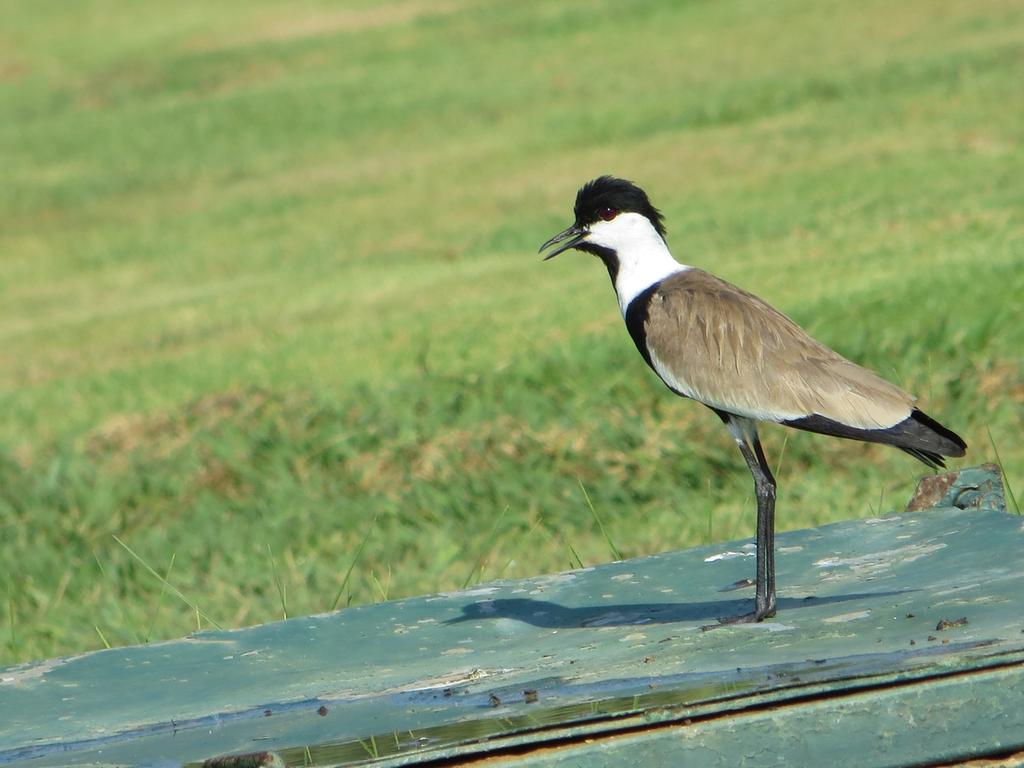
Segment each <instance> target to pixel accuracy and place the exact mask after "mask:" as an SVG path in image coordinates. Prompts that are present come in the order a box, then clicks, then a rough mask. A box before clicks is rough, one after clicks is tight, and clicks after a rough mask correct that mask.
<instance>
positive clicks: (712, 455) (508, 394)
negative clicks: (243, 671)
mask: <svg viewBox="0 0 1024 768" xmlns="http://www.w3.org/2000/svg"><path fill="white" fill-rule="evenodd" d="M1022 40H1024V6H1022V5H1020V4H1016V3H1007V2H1003V1H1002V0H992V1H991V2H961V1H959V0H908V2H904V3H899V4H892V3H886V2H879V1H875V0H867V1H866V2H860V3H837V2H811V1H810V0H802V1H800V2H796V1H795V0H780V1H779V2H775V3H771V4H764V3H760V2H755V1H754V0H723V1H722V2H697V1H693V2H683V3H669V2H635V3H627V4H622V3H611V2H603V1H599V0H589V1H588V2H583V3H555V2H547V1H546V0H535V1H532V2H523V3H506V4H494V3H485V2H473V1H472V0H466V1H465V2H462V1H460V0H451V1H443V2H434V3H427V2H422V0H395V1H394V2H381V1H380V0H367V1H360V0H352V1H351V2H346V3H344V4H341V5H339V4H336V3H328V2H322V3H318V2H315V1H314V0H306V1H305V2H300V3H289V4H280V3H273V2H268V1H267V0H258V1H257V2H244V3H243V2H239V1H238V0H232V1H230V2H221V3H216V4H210V3H205V2H198V1H197V0H188V1H186V2H181V3H177V4H175V6H174V10H173V11H168V10H167V8H166V7H164V6H161V5H159V4H146V3H129V2H124V0H88V1H86V2H80V3H74V4H63V3H47V2H37V1H36V0H33V2H28V1H27V0H12V1H11V2H8V3H6V5H5V12H4V25H3V29H2V30H0V113H2V114H3V115H4V119H3V120H2V121H0V167H2V168H3V183H2V184H0V409H2V413H3V419H2V420H0V562H2V563H3V568H2V569H0V599H2V601H3V603H2V606H0V608H2V615H3V633H2V636H0V663H15V662H18V661H22V660H27V659H33V658H39V657H44V656H51V655H57V654H67V653H76V652H81V651H86V650H90V649H95V648H102V647H104V645H120V644H125V643H138V642H148V641H155V640H159V639H164V638H168V637H176V636H180V635H183V634H186V633H188V632H190V631H192V630H194V629H196V628H197V627H200V628H205V627H209V626H214V625H218V626H222V627H234V626H243V625H248V624H253V623H257V622H263V621H269V620H274V619H278V618H281V617H282V616H285V615H287V616H297V615H304V614H309V613H314V612H321V611H326V610H329V609H331V608H333V607H336V606H344V605H346V604H350V603H364V602H369V601H376V600H382V599H389V598H394V597H399V596H404V595H411V594H418V593H425V592H431V591H436V590H447V589H452V588H458V587H461V586H463V585H466V584H472V583H477V582H479V581H482V580H488V579H494V578H499V577H521V576H527V575H532V574H538V573H544V572H550V571H554V570H562V569H565V568H569V567H575V566H578V565H580V564H584V565H589V564H593V563H598V562H602V561H606V560H609V559H611V558H612V557H613V555H612V550H613V549H617V550H618V551H621V553H622V555H623V556H626V557H630V556H636V555H641V554H645V553H651V552H657V551H661V550H665V549H670V548H677V547H685V546H690V545H693V544H698V543H703V542H707V541H711V540H716V541H717V540H724V539H728V538H736V537H745V536H750V535H752V532H753V525H754V514H753V510H754V505H753V498H752V487H751V483H750V479H749V476H748V474H747V470H746V468H745V466H744V465H743V462H742V460H741V458H740V456H739V454H738V452H737V451H736V450H735V447H734V445H733V444H732V441H731V440H730V439H729V437H728V434H727V433H726V432H725V430H724V429H722V427H721V424H720V423H719V421H718V419H717V418H716V417H715V416H714V415H713V414H712V413H711V412H710V411H708V410H706V409H704V408H702V407H700V406H698V405H696V404H694V403H687V402H685V401H682V400H679V399H678V398H676V397H674V396H673V395H672V394H671V393H670V392H668V391H667V390H666V389H665V388H664V387H663V386H662V385H661V384H660V383H659V382H658V381H657V379H656V377H655V376H654V374H652V373H651V372H650V371H648V370H647V369H646V368H645V366H644V365H643V362H642V360H641V359H640V357H639V356H638V355H637V354H636V352H635V350H634V349H633V348H632V342H631V341H630V340H629V337H628V335H627V333H626V331H625V329H624V327H623V325H622V321H621V319H620V317H619V316H618V310H617V307H616V304H615V301H614V297H613V294H612V292H611V289H610V287H609V285H608V279H607V276H606V274H605V272H604V269H603V267H601V265H600V264H599V263H598V262H597V261H596V260H595V259H593V258H591V257H589V256H586V255H583V254H565V255H563V256H561V257H559V258H558V259H555V260H554V261H552V262H549V263H542V262H541V261H540V259H539V257H538V256H537V255H536V249H537V247H538V246H539V245H540V243H541V242H543V241H544V240H546V239H547V238H548V237H549V236H550V235H552V234H554V233H555V232H557V231H559V230H561V229H562V228H563V227H565V226H566V225H567V224H568V223H569V222H570V220H571V208H572V201H573V197H574V195H575V191H576V189H577V187H578V186H579V185H580V184H581V183H582V182H584V181H586V180H587V179H589V178H591V177H593V176H596V175H598V174H601V173H614V174H617V175H621V176H624V177H626V178H631V179H633V180H635V181H637V182H638V183H640V184H641V185H642V186H644V187H645V188H646V189H647V190H648V191H649V193H650V194H651V196H652V198H653V200H654V202H655V204H656V205H658V206H659V207H660V208H661V209H662V210H663V212H664V213H665V215H666V218H667V224H668V229H669V244H670V246H671V247H672V248H673V250H674V252H675V254H676V256H677V257H678V258H679V259H680V260H682V261H684V262H686V263H690V264H695V265H699V266H701V267H704V268H707V269H709V270H711V271H714V272H716V273H717V274H720V275H721V276H723V277H725V278H727V279H729V280H731V281H733V282H735V283H738V284H739V285H741V286H743V287H745V288H747V289H748V290H752V291H754V292H755V293H757V294H758V295H760V296H762V297H763V298H765V299H767V300H768V301H770V302H771V303H773V304H775V305H776V306H778V307H779V308H780V309H782V310H783V311H785V312H787V313H788V314H790V315H791V316H792V317H793V318H794V319H796V320H797V321H798V322H800V323H801V324H802V325H804V327H806V328H807V329H808V330H810V331H811V332H812V333H813V334H814V335H815V336H817V337H818V338H820V339H821V340H822V341H824V342H826V343H828V344H829V345H831V346H833V347H834V348H836V349H837V350H839V351H840V352H842V353H843V354H845V355H847V356H848V357H851V358H852V359H854V360H857V361H858V362H861V363H863V364H866V365H868V366H871V367H873V368H875V369H876V370H878V371H880V372H881V373H883V374H884V375H885V376H887V377H888V378H890V379H892V380H893V381H895V382H897V383H899V384H901V385H902V386H904V387H905V388H907V389H908V390H910V391H912V392H914V393H915V394H917V395H918V396H919V397H920V398H921V405H922V407H923V408H924V409H925V410H926V411H928V412H929V413H930V414H931V415H933V416H935V417H936V418H939V419H940V420H941V421H942V422H944V423H946V424H947V425H948V426H950V427H951V428H953V429H955V430H956V431H958V432H959V433H960V434H962V435H963V436H964V438H965V439H966V440H967V442H968V444H969V446H970V450H969V453H968V456H967V458H966V459H964V460H962V461H958V462H956V465H958V466H964V465H967V464H968V463H969V464H977V463H981V462H983V461H994V460H996V459H997V455H996V454H997V451H998V458H999V460H1000V461H1001V463H1002V464H1003V466H1004V469H1005V471H1006V473H1007V476H1008V479H1009V481H1010V483H1011V488H1013V489H1014V490H1016V491H1017V492H1018V495H1020V494H1021V491H1022V490H1024V442H1022V440H1021V437H1020V436H1021V434H1022V433H1024V353H1022V350H1024V310H1022V298H1021V297H1022V296H1024V217H1022V216H1021V213H1022V210H1024V206H1022V203H1024V192H1022V189H1024V187H1022V185H1021V179H1022V178H1024V99H1022V92H1021V83H1022V82H1024V43H1022V42H1021V41H1022ZM763 434H764V439H765V445H766V450H767V451H768V453H769V456H770V457H771V458H772V460H773V461H774V462H777V463H778V467H779V472H778V476H779V483H780V492H779V525H780V527H781V528H783V529H786V528H801V527H806V526H814V525H819V524H822V523H825V522H828V521H833V520H840V519H847V518H853V517H862V516H868V515H872V514H877V513H879V512H883V511H888V510H893V509H900V508H902V506H903V505H904V504H905V501H906V498H907V497H908V496H909V494H910V492H911V490H912V489H913V486H914V484H915V479H916V478H917V477H918V476H920V475H921V474H923V473H924V472H925V471H926V469H925V467H924V466H923V465H920V464H917V463H916V462H914V461H913V460H912V459H910V458H909V457H907V456H905V455H904V454H902V453H900V452H898V451H893V450H891V449H886V448H882V447H877V446H865V445H861V444H855V443H850V442H846V441H837V440H830V439H827V438H823V437H818V436H813V435H808V434H803V433H795V432H788V431H784V430H782V429H778V428H771V427H769V428H766V429H765V430H763ZM1011 506H1012V505H1011ZM598 519H600V521H602V522H603V525H604V529H605V532H606V533H607V537H606V536H605V533H604V532H602V530H601V526H600V525H599V524H598ZM609 539H610V541H611V546H610V544H609ZM782 589H783V594H784V590H785V586H784V584H783V586H782Z"/></svg>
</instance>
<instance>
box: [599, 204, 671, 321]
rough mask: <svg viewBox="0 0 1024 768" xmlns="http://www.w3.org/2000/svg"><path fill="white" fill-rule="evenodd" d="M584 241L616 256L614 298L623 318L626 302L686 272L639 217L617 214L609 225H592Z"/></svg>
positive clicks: (648, 225) (654, 230)
mask: <svg viewBox="0 0 1024 768" xmlns="http://www.w3.org/2000/svg"><path fill="white" fill-rule="evenodd" d="M587 240H588V241H589V242H592V243H595V244H596V245H601V246H603V247H605V248H609V249H611V250H613V251H615V253H616V255H617V256H618V270H617V272H616V273H615V294H616V296H618V299H619V309H620V310H621V311H622V316H623V317H625V316H626V309H627V308H628V307H629V304H630V302H631V301H633V299H635V298H636V297H637V296H638V295H639V294H641V293H643V292H644V291H646V290H647V289H648V288H650V287H651V286H652V285H653V284H654V283H657V282H659V281H661V280H664V279H665V278H666V277H668V276H669V275H674V274H675V273H676V272H681V271H682V270H684V269H689V267H688V266H686V265H685V264H680V263H679V262H678V261H676V260H675V259H674V258H673V257H672V254H671V252H669V250H668V245H667V244H666V243H665V241H664V240H663V239H662V237H661V235H659V234H658V230H656V229H655V228H654V225H653V224H651V222H650V220H649V219H648V218H647V217H646V216H642V215H640V214H639V213H621V214H619V215H618V216H616V217H615V218H614V219H612V220H611V221H598V222H595V223H594V224H593V225H591V227H590V236H589V237H588V238H587Z"/></svg>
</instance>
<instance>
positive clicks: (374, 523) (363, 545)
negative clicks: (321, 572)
mask: <svg viewBox="0 0 1024 768" xmlns="http://www.w3.org/2000/svg"><path fill="white" fill-rule="evenodd" d="M378 517H380V515H379V514H378V515H374V516H373V520H372V521H371V522H370V526H369V527H368V528H367V529H366V535H365V536H363V540H362V541H361V542H359V547H358V548H357V549H356V553H355V555H353V556H352V562H351V563H349V565H348V570H347V571H345V578H343V579H342V580H341V586H340V587H338V594H336V595H335V596H334V601H333V602H332V603H331V607H330V610H332V611H333V610H336V609H337V607H338V601H339V600H341V596H342V594H344V592H345V587H347V586H348V580H349V579H350V578H352V571H353V570H354V569H355V567H356V563H358V562H359V557H360V555H362V554H363V550H364V549H365V548H366V542H368V541H369V540H370V534H371V533H373V531H374V529H375V528H376V527H377V518H378Z"/></svg>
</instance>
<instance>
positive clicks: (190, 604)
mask: <svg viewBox="0 0 1024 768" xmlns="http://www.w3.org/2000/svg"><path fill="white" fill-rule="evenodd" d="M112 535H113V537H114V541H116V542H117V543H118V544H120V545H121V546H122V547H124V550H125V551H126V552H127V553H128V554H129V555H131V556H132V557H133V558H134V559H135V561H136V562H137V563H138V564H139V565H141V566H142V567H143V568H145V569H146V570H147V571H149V573H150V575H151V576H153V578H155V579H156V580H157V581H159V582H160V583H161V584H163V585H164V586H165V587H167V589H169V590H170V591H171V594H172V595H174V596H175V597H177V598H178V599H179V600H181V602H183V603H184V604H185V605H187V606H188V607H189V608H191V609H192V610H193V611H195V613H196V625H197V626H198V625H199V617H202V618H204V619H206V621H207V623H208V624H210V626H213V627H216V628H217V629H223V627H222V626H221V625H220V624H218V623H217V622H216V621H214V620H213V619H212V618H210V616H208V615H207V614H206V613H204V612H203V610H202V609H201V608H200V607H199V606H198V605H197V604H196V603H195V602H193V601H192V600H189V599H188V598H187V597H185V595H184V594H182V592H181V590H180V589H178V588H177V587H176V586H174V585H173V584H171V583H170V582H169V581H167V580H166V579H165V578H164V577H163V576H161V575H160V574H159V573H157V572H156V571H155V570H153V567H152V566H151V565H150V564H149V563H147V562H146V561H145V560H143V559H142V557H141V556H140V555H138V554H137V553H136V552H135V550H133V549H132V548H131V547H129V546H128V545H127V544H125V543H124V542H123V541H121V539H120V538H118V537H117V536H116V535H114V534H112Z"/></svg>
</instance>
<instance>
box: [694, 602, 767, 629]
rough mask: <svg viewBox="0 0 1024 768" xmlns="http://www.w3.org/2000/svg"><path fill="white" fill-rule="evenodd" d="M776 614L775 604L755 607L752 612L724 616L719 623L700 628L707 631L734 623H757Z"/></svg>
mask: <svg viewBox="0 0 1024 768" xmlns="http://www.w3.org/2000/svg"><path fill="white" fill-rule="evenodd" d="M774 615H775V606H774V605H772V606H771V607H770V608H767V607H766V608H763V609H755V610H753V611H751V612H750V613H742V614H740V615H739V616H722V617H721V618H720V619H719V620H718V623H717V624H705V625H704V626H703V627H701V628H700V629H701V631H702V632H707V631H708V630H709V629H719V628H721V627H728V626H731V625H733V624H756V623H757V622H759V621H764V620H765V619H770V618H771V617H772V616H774Z"/></svg>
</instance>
